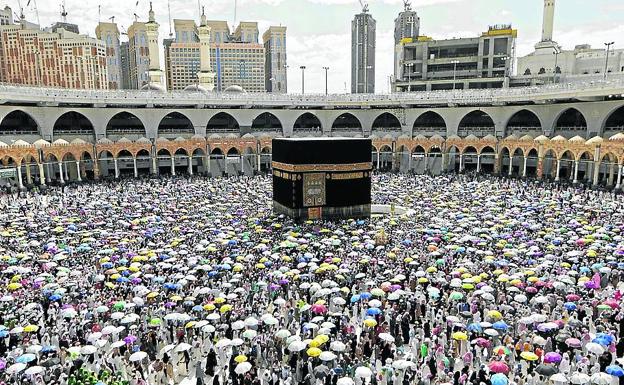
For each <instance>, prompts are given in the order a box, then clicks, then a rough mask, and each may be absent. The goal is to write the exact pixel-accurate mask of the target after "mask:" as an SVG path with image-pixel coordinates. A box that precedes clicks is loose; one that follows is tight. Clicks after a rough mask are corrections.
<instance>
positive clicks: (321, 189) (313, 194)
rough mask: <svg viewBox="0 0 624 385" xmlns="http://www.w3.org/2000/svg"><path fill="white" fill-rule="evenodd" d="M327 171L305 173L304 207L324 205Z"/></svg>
mask: <svg viewBox="0 0 624 385" xmlns="http://www.w3.org/2000/svg"><path fill="white" fill-rule="evenodd" d="M325 203H326V199H325V173H324V172H316V173H310V174H303V207H311V206H324V205H325Z"/></svg>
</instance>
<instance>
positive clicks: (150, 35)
mask: <svg viewBox="0 0 624 385" xmlns="http://www.w3.org/2000/svg"><path fill="white" fill-rule="evenodd" d="M158 27H160V25H159V24H158V23H157V22H156V18H155V16H154V9H153V8H152V2H151V1H150V10H149V21H148V22H147V23H145V28H146V30H147V32H146V34H147V43H148V49H149V61H150V62H149V72H148V75H149V82H150V84H157V85H159V86H162V78H163V72H162V70H161V69H160V54H159V52H158Z"/></svg>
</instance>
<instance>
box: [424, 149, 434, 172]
mask: <svg viewBox="0 0 624 385" xmlns="http://www.w3.org/2000/svg"><path fill="white" fill-rule="evenodd" d="M434 159H435V157H434ZM428 170H429V154H428V153H425V174H426V173H427V171H428Z"/></svg>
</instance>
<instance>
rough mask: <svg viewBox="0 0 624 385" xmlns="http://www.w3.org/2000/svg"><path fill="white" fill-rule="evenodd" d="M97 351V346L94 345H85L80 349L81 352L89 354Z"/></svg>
mask: <svg viewBox="0 0 624 385" xmlns="http://www.w3.org/2000/svg"><path fill="white" fill-rule="evenodd" d="M95 352H97V348H96V347H95V346H93V345H85V346H83V347H82V348H81V349H80V353H82V354H85V355H89V354H93V353H95Z"/></svg>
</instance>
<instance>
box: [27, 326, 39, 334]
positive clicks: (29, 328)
mask: <svg viewBox="0 0 624 385" xmlns="http://www.w3.org/2000/svg"><path fill="white" fill-rule="evenodd" d="M37 330H39V326H37V325H27V326H26V327H25V328H24V331H25V332H28V333H34V332H36V331H37Z"/></svg>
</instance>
